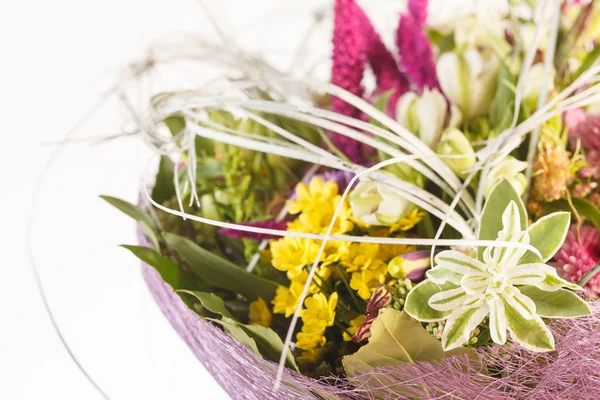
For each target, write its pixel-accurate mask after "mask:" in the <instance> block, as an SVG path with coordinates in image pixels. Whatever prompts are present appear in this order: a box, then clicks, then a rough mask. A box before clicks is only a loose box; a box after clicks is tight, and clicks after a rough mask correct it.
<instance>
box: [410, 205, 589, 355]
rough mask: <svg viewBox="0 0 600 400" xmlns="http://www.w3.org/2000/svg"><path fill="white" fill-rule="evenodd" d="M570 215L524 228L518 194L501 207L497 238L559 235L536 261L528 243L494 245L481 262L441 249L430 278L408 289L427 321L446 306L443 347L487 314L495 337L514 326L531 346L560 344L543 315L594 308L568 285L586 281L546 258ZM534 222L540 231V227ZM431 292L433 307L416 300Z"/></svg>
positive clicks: (501, 338) (463, 338)
mask: <svg viewBox="0 0 600 400" xmlns="http://www.w3.org/2000/svg"><path fill="white" fill-rule="evenodd" d="M565 216H566V218H565ZM550 219H553V220H552V221H549V220H550ZM545 222H549V223H545ZM569 222H570V219H569V218H568V214H565V213H562V214H561V213H556V214H553V215H550V216H548V217H546V219H545V220H544V219H540V221H538V223H537V224H538V225H537V226H535V227H534V226H532V227H531V228H530V229H528V230H527V231H522V230H521V215H520V212H519V209H518V207H517V204H516V203H515V202H514V201H511V202H510V203H509V204H508V207H506V209H505V210H504V212H503V214H502V226H503V229H502V230H501V231H500V232H499V233H498V241H503V242H512V243H520V244H529V243H530V233H531V234H532V235H536V239H539V238H540V237H542V239H541V240H544V239H543V238H544V237H545V235H551V236H552V237H551V239H558V240H550V243H551V245H550V252H549V253H550V256H548V255H547V254H546V257H547V258H544V259H543V260H542V259H540V258H539V257H537V256H533V260H529V259H528V258H527V257H524V256H525V255H526V253H527V252H528V250H527V249H526V248H524V247H488V248H487V249H486V250H485V251H484V253H483V260H482V261H480V260H478V259H476V258H472V257H469V256H467V255H465V254H463V253H460V252H457V251H452V250H448V251H442V252H441V253H439V254H438V255H437V256H436V257H435V262H436V266H435V268H433V269H431V270H429V271H427V273H426V275H427V278H428V279H427V280H425V281H423V282H422V283H420V284H419V285H417V286H415V288H414V289H413V291H411V292H410V293H409V295H408V297H407V299H406V302H407V304H406V311H407V312H408V313H409V314H410V315H411V316H413V318H416V319H418V320H420V321H423V322H430V317H431V314H432V313H439V317H438V318H437V319H438V320H439V319H442V320H446V323H445V326H444V332H443V333H442V346H443V347H444V350H451V349H454V348H457V347H459V346H461V345H463V344H465V343H466V342H467V341H468V340H469V338H470V334H471V332H472V331H473V330H474V329H475V328H477V326H479V325H480V324H481V323H482V322H483V320H484V318H486V317H488V316H489V329H490V335H491V338H492V340H493V341H494V342H495V343H498V344H504V343H505V342H506V331H507V330H508V331H509V332H510V333H511V337H512V339H513V340H514V341H516V342H517V343H519V344H520V345H521V346H523V347H525V348H526V349H528V350H531V351H549V350H553V349H554V338H553V337H552V333H551V332H550V330H549V329H548V328H547V327H546V325H545V324H544V321H543V320H542V318H541V317H542V316H544V317H563V318H567V317H575V316H582V315H589V314H590V309H589V307H588V306H587V304H586V303H585V302H584V301H583V300H581V299H580V298H579V297H578V296H577V295H576V294H574V293H572V292H569V291H568V290H564V289H563V287H565V288H569V289H575V290H577V289H580V288H579V287H578V286H577V285H574V284H571V283H569V282H567V281H564V280H562V279H561V278H559V277H558V276H557V274H556V270H555V269H554V268H552V267H550V266H548V265H546V264H545V261H547V259H549V258H550V257H551V256H552V254H554V252H555V251H556V250H557V249H558V248H559V247H560V245H561V244H562V242H563V241H564V234H565V233H566V231H567V229H568V226H569ZM548 227H550V228H548ZM556 228H558V229H556ZM534 229H539V230H538V232H533V231H534ZM544 230H546V232H544ZM557 243H558V244H557ZM425 298H427V299H428V300H427V304H426V306H425V307H423V306H421V307H420V309H419V306H418V305H416V304H414V302H415V299H421V300H423V299H425ZM415 310H416V311H415ZM427 310H430V311H427ZM440 317H441V318H440Z"/></svg>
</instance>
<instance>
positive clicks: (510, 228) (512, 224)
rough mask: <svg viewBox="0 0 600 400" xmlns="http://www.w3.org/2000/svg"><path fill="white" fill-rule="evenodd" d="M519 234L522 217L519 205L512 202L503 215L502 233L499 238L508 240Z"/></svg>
mask: <svg viewBox="0 0 600 400" xmlns="http://www.w3.org/2000/svg"><path fill="white" fill-rule="evenodd" d="M519 232H521V215H520V213H519V208H518V207H517V203H515V202H514V201H511V202H510V203H509V204H508V206H507V207H506V210H504V212H503V213H502V231H500V235H499V237H498V238H499V239H500V240H508V238H510V237H512V236H513V235H515V234H517V233H519Z"/></svg>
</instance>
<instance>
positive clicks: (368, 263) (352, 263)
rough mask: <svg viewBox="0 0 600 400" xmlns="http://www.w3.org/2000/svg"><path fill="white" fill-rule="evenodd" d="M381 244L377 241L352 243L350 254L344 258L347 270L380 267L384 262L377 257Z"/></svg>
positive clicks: (343, 261) (343, 262)
mask: <svg viewBox="0 0 600 400" xmlns="http://www.w3.org/2000/svg"><path fill="white" fill-rule="evenodd" d="M378 255H379V245H378V244H377V243H352V244H350V250H349V252H348V255H347V256H346V257H345V258H343V259H342V262H341V263H342V265H343V266H344V267H345V268H346V272H354V271H358V270H363V269H368V268H370V269H380V268H381V267H382V266H383V265H384V262H383V261H382V260H381V259H379V258H377V257H378Z"/></svg>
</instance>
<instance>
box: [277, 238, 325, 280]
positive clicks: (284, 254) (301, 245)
mask: <svg viewBox="0 0 600 400" xmlns="http://www.w3.org/2000/svg"><path fill="white" fill-rule="evenodd" d="M318 252H319V246H318V245H317V244H316V243H315V242H314V241H313V240H310V239H302V238H295V237H291V236H286V237H283V238H281V239H279V240H275V241H273V242H271V254H272V256H273V259H272V263H273V267H275V268H276V269H278V270H280V271H286V272H287V276H288V278H289V279H290V280H291V279H293V278H294V277H296V276H298V275H299V274H300V273H301V272H302V268H303V267H304V266H305V265H308V264H312V263H313V262H314V261H315V259H316V258H317V253H318Z"/></svg>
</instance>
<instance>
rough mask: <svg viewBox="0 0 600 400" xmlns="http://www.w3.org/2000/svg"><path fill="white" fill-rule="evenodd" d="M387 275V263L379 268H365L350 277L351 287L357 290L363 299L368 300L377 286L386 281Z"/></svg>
mask: <svg viewBox="0 0 600 400" xmlns="http://www.w3.org/2000/svg"><path fill="white" fill-rule="evenodd" d="M386 275H387V266H386V265H385V264H383V267H382V268H379V269H377V270H372V269H364V270H362V271H359V272H354V273H353V274H352V278H351V279H350V287H351V288H352V289H354V290H356V291H357V292H358V295H359V296H360V297H361V298H362V299H364V300H368V299H369V298H370V297H371V293H373V292H374V291H375V288H377V286H379V284H380V283H384V282H385V278H386Z"/></svg>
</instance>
